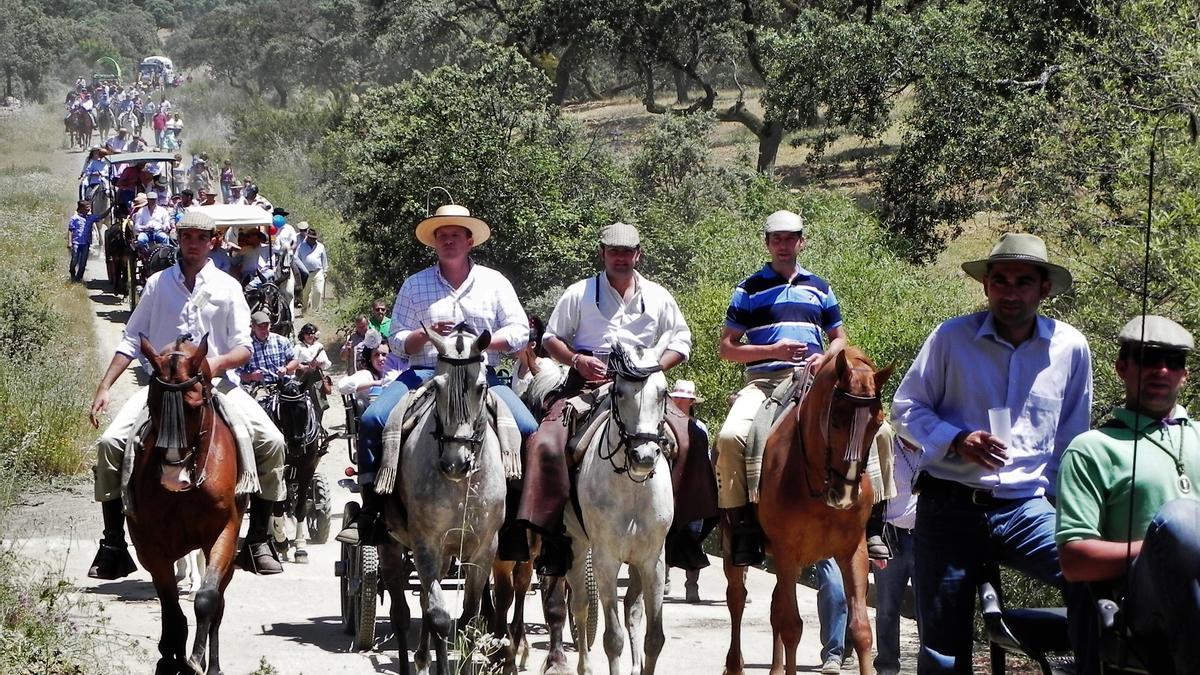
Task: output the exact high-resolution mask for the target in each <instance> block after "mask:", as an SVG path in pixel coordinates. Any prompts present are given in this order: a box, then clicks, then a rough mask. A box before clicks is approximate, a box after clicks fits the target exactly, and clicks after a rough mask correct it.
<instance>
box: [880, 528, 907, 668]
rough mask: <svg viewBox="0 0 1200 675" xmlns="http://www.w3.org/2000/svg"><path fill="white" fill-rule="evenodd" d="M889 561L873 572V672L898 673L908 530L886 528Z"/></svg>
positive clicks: (905, 582) (905, 581) (905, 585)
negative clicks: (889, 554)
mask: <svg viewBox="0 0 1200 675" xmlns="http://www.w3.org/2000/svg"><path fill="white" fill-rule="evenodd" d="M886 532H887V534H888V537H887V542H888V545H889V546H890V547H891V549H892V559H891V560H889V561H888V564H887V567H885V568H884V569H875V571H874V574H875V645H876V648H877V652H876V654H875V670H876V671H878V672H879V673H880V675H884V674H885V673H899V672H900V606H901V605H902V604H903V603H904V590H905V589H906V588H907V587H908V580H909V579H910V578H912V573H913V535H912V530H901V529H898V528H895V527H892V526H891V525H887V526H886Z"/></svg>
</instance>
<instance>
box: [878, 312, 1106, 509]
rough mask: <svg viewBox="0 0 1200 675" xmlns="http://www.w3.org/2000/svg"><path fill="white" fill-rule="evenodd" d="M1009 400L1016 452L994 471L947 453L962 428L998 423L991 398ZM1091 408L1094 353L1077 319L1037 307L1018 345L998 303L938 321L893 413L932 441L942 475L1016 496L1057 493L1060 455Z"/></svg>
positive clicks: (933, 461) (930, 453)
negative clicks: (1000, 320) (991, 415)
mask: <svg viewBox="0 0 1200 675" xmlns="http://www.w3.org/2000/svg"><path fill="white" fill-rule="evenodd" d="M1003 407H1007V408H1008V409H1009V414H1010V421H1011V427H1012V443H1010V444H1009V448H1008V461H1007V463H1006V464H1005V466H1003V467H1001V468H1000V469H999V470H998V471H989V470H988V469H985V468H984V467H982V466H980V465H978V464H975V463H973V462H969V461H967V460H964V459H962V458H961V457H958V456H947V454H946V453H947V450H949V448H950V444H951V443H952V442H953V441H954V437H955V436H957V435H958V434H959V433H960V432H962V431H968V432H970V431H976V430H983V431H990V422H989V420H988V409H989V408H1003ZM1091 408H1092V358H1091V352H1090V351H1089V349H1088V344H1087V339H1086V338H1085V337H1084V336H1083V334H1082V333H1080V332H1079V331H1078V330H1076V329H1075V328H1073V327H1071V326H1069V325H1067V324H1065V323H1062V322H1060V321H1055V320H1053V319H1048V318H1046V317H1043V316H1039V317H1037V327H1036V330H1035V332H1034V334H1033V335H1032V336H1031V337H1030V338H1029V339H1028V340H1025V341H1024V342H1022V343H1021V344H1019V345H1017V346H1015V347H1014V346H1013V345H1011V344H1009V343H1008V342H1006V341H1005V340H1004V339H1003V338H1001V337H1000V336H999V335H997V334H996V326H995V323H994V322H993V317H992V314H991V312H979V313H976V314H968V315H966V316H960V317H955V318H953V319H950V320H948V321H946V322H944V323H943V324H941V325H940V326H938V327H937V328H936V329H934V331H933V332H932V333H931V334H930V335H929V337H928V338H927V339H926V340H925V345H924V346H923V347H922V348H921V352H920V353H919V354H918V355H917V358H916V360H915V361H913V364H912V367H911V368H909V370H908V373H907V374H906V375H905V376H904V380H903V381H902V382H901V383H900V388H899V389H898V390H897V391H896V396H895V398H894V400H893V402H892V419H893V420H894V421H895V422H897V423H899V424H901V425H903V426H904V427H905V428H907V429H908V431H909V433H910V434H911V435H912V436H913V438H915V439H916V440H918V441H920V443H921V445H922V447H923V448H924V449H925V456H924V458H923V461H922V469H924V470H925V471H928V472H929V473H930V474H931V475H933V476H934V477H937V478H943V479H946V480H952V481H955V482H958V483H962V484H964V485H967V486H970V487H973V488H983V489H988V490H992V491H993V494H994V495H995V496H996V497H999V498H1002V499H1015V498H1025V497H1033V496H1038V495H1043V494H1054V490H1055V485H1056V481H1057V477H1058V461H1059V459H1060V458H1061V457H1062V453H1063V451H1064V450H1066V447H1067V445H1068V444H1069V443H1070V442H1071V439H1073V438H1074V437H1075V436H1077V435H1079V434H1081V433H1083V432H1084V431H1087V430H1088V428H1089V426H1090V414H1091Z"/></svg>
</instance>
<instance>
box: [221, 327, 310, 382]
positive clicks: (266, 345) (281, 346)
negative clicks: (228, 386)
mask: <svg viewBox="0 0 1200 675" xmlns="http://www.w3.org/2000/svg"><path fill="white" fill-rule="evenodd" d="M250 335H251V338H252V339H251V341H250V360H249V361H247V362H246V363H245V364H244V365H242V366H241V367H239V368H238V369H237V371H238V375H239V376H240V377H241V380H242V386H243V387H246V388H247V389H250V388H251V386H250V385H256V384H274V383H276V382H278V381H279V378H280V377H282V376H284V375H291V374H292V373H294V372H296V368H298V367H300V361H299V360H298V359H297V358H296V353H295V350H294V349H293V348H292V342H291V340H288V339H287V338H285V337H283V336H282V335H280V334H278V333H272V332H271V315H270V314H268V313H266V312H264V311H262V310H259V311H257V312H255V313H254V314H253V315H251V317H250Z"/></svg>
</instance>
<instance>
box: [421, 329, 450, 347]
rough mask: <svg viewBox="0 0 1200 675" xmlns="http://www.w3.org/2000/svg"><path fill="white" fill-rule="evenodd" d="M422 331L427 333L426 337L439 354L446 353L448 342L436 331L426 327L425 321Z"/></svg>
mask: <svg viewBox="0 0 1200 675" xmlns="http://www.w3.org/2000/svg"><path fill="white" fill-rule="evenodd" d="M421 330H423V331H425V337H427V338H429V341H430V342H432V343H433V348H434V349H436V350H437V352H438V353H439V354H445V353H446V341H445V340H443V339H442V336H441V335H438V334H437V331H434V330H433V329H431V328H430V327H429V326H426V325H425V322H424V321H422V322H421Z"/></svg>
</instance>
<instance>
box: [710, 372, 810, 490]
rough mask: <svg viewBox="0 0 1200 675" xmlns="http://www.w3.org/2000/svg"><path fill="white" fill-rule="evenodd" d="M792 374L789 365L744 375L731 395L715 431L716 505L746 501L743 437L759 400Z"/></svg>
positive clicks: (759, 404)
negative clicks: (750, 376)
mask: <svg viewBox="0 0 1200 675" xmlns="http://www.w3.org/2000/svg"><path fill="white" fill-rule="evenodd" d="M791 376H792V370H791V369H790V368H784V369H782V370H778V371H775V372H772V373H767V374H764V375H762V376H758V377H756V378H755V379H750V378H749V376H748V377H747V381H746V386H745V387H742V390H741V391H739V392H738V393H737V395H736V398H734V401H733V406H732V407H730V408H729V414H728V415H727V416H726V417H725V423H724V424H722V425H721V432H720V433H719V434H717V446H716V453H717V462H716V468H717V506H718V507H720V508H722V509H733V508H737V507H739V506H745V505H746V502H747V501H748V500H749V498H748V496H747V493H746V437H747V436H749V435H750V427H751V426H752V425H753V424H754V416H755V415H757V414H758V409H759V408H760V407H761V406H762V404H763V401H766V400H767V397H768V396H770V395H771V392H772V391H774V389H775V387H776V386H778V385H779V383H780V382H782V381H784V380H786V379H788V378H789V377H791Z"/></svg>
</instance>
